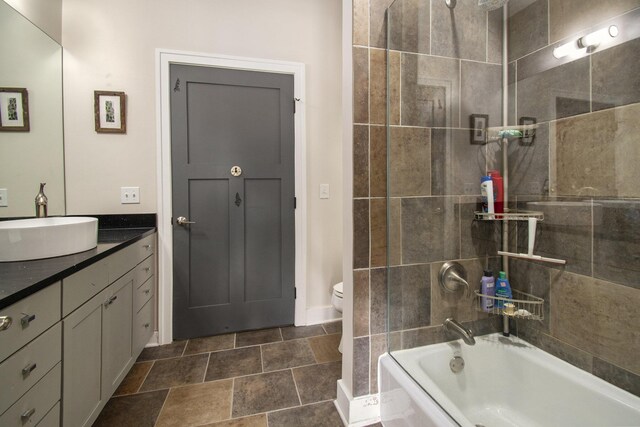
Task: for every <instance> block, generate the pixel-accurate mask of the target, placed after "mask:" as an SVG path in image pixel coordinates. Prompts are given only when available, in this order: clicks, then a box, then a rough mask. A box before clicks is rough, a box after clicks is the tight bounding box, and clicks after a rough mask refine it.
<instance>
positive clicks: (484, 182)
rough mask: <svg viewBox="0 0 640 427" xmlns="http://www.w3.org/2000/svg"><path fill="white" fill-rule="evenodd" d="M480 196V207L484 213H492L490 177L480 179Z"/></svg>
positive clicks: (491, 184)
mask: <svg viewBox="0 0 640 427" xmlns="http://www.w3.org/2000/svg"><path fill="white" fill-rule="evenodd" d="M480 194H481V195H482V207H483V210H484V211H485V212H488V213H494V212H495V210H494V207H493V200H494V199H493V182H492V181H491V177H490V176H483V177H482V178H480Z"/></svg>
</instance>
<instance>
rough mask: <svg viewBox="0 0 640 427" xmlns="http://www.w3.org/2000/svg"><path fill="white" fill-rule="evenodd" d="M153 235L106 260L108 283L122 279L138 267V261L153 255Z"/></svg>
mask: <svg viewBox="0 0 640 427" xmlns="http://www.w3.org/2000/svg"><path fill="white" fill-rule="evenodd" d="M154 248H155V234H154V235H151V236H147V237H145V238H144V239H142V240H139V241H137V242H135V243H133V244H131V245H129V246H127V247H126V248H124V249H122V250H120V251H118V252H116V253H114V254H113V255H111V256H110V257H109V258H107V260H108V263H109V283H112V282H114V281H116V280H117V279H119V278H120V277H122V276H123V275H124V274H125V273H127V272H128V271H129V270H131V269H132V268H133V267H135V266H136V265H138V263H140V261H142V260H144V259H145V258H147V257H148V256H149V255H152V254H153V253H154Z"/></svg>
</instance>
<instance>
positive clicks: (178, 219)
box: [176, 216, 196, 225]
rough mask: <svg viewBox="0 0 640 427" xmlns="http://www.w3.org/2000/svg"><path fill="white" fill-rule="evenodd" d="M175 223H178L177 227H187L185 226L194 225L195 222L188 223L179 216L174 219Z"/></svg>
mask: <svg viewBox="0 0 640 427" xmlns="http://www.w3.org/2000/svg"><path fill="white" fill-rule="evenodd" d="M176 222H177V223H178V225H187V224H195V223H196V222H195V221H189V220H188V219H187V218H185V217H183V216H179V217H178V218H176Z"/></svg>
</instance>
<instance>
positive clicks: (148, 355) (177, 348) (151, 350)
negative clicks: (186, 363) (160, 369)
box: [138, 340, 187, 362]
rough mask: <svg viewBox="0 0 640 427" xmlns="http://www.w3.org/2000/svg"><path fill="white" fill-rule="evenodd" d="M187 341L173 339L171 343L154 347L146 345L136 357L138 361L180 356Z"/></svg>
mask: <svg viewBox="0 0 640 427" xmlns="http://www.w3.org/2000/svg"><path fill="white" fill-rule="evenodd" d="M186 345H187V341H186V340H185V341H174V342H172V343H171V344H167V345H159V346H156V347H147V348H145V349H144V350H142V353H140V356H139V357H138V362H142V361H145V360H156V359H170V358H172V357H180V356H182V352H183V351H184V347H185V346H186Z"/></svg>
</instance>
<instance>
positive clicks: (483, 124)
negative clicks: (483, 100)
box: [469, 114, 489, 144]
mask: <svg viewBox="0 0 640 427" xmlns="http://www.w3.org/2000/svg"><path fill="white" fill-rule="evenodd" d="M470 118H471V120H470V123H469V128H470V129H471V143H472V144H486V142H487V126H488V125H489V115H487V114H472V115H471V116H470Z"/></svg>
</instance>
